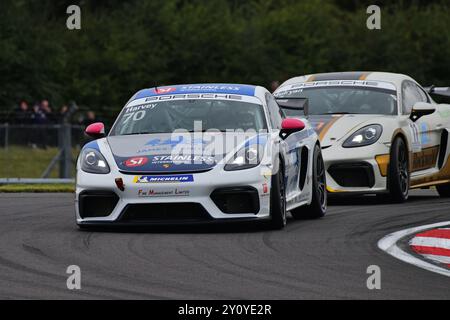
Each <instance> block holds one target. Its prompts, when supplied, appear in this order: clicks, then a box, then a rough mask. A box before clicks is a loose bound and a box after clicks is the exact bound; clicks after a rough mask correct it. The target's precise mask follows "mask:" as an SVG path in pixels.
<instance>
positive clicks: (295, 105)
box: [276, 97, 309, 117]
mask: <svg viewBox="0 0 450 320" xmlns="http://www.w3.org/2000/svg"><path fill="white" fill-rule="evenodd" d="M276 101H277V103H278V106H279V107H280V108H281V109H283V111H284V113H285V114H286V115H287V116H288V117H304V116H307V115H308V107H309V104H308V99H307V98H291V97H289V98H276Z"/></svg>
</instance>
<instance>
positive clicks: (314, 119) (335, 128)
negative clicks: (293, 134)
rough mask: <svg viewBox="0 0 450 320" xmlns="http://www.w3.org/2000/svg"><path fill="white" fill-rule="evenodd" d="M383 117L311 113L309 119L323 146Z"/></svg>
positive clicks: (377, 121) (329, 144)
mask: <svg viewBox="0 0 450 320" xmlns="http://www.w3.org/2000/svg"><path fill="white" fill-rule="evenodd" d="M381 117H382V116H381ZM381 117H380V116H378V115H373V114H345V115H340V114H336V115H309V116H308V120H309V122H310V123H311V126H312V127H313V128H314V129H315V130H316V132H317V134H318V135H319V140H320V142H321V144H322V146H323V147H327V146H331V145H333V144H334V143H336V142H338V141H340V140H341V139H342V138H344V137H345V136H347V135H348V134H350V133H353V132H354V131H355V130H356V129H357V128H360V127H362V126H364V125H369V124H373V123H379V122H380V121H381V120H382V119H380V118H381Z"/></svg>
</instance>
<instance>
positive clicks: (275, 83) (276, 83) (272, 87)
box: [270, 80, 280, 92]
mask: <svg viewBox="0 0 450 320" xmlns="http://www.w3.org/2000/svg"><path fill="white" fill-rule="evenodd" d="M279 86H280V81H278V80H274V81H272V82H271V83H270V91H271V92H274V91H275V90H277V88H278V87H279Z"/></svg>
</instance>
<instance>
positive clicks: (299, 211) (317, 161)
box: [291, 145, 327, 219]
mask: <svg viewBox="0 0 450 320" xmlns="http://www.w3.org/2000/svg"><path fill="white" fill-rule="evenodd" d="M312 180H313V181H312V182H313V183H312V199H311V204H309V205H307V206H303V207H298V208H295V209H293V210H291V214H292V217H294V219H302V218H308V219H317V218H321V217H323V216H324V215H325V212H326V210H327V188H326V185H327V184H326V178H325V165H324V163H323V158H322V152H321V150H320V147H319V146H318V145H316V146H315V148H314V156H313V172H312Z"/></svg>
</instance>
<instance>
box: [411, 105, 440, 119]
mask: <svg viewBox="0 0 450 320" xmlns="http://www.w3.org/2000/svg"><path fill="white" fill-rule="evenodd" d="M435 111H436V107H435V106H434V105H433V104H431V103H425V102H417V103H416V104H414V106H413V108H412V110H411V115H410V116H409V118H410V119H411V120H412V121H417V120H418V119H419V118H421V117H423V116H426V115H429V114H432V113H434V112H435Z"/></svg>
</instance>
